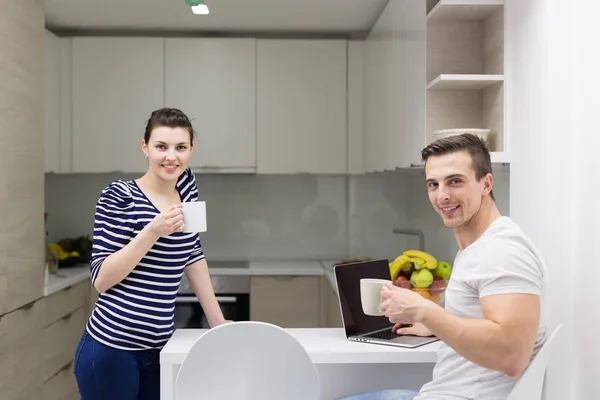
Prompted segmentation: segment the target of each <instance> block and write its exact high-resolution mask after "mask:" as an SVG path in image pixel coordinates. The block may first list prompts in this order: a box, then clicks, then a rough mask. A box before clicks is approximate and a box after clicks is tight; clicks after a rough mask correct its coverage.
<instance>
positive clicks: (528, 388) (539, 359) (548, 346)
mask: <svg viewBox="0 0 600 400" xmlns="http://www.w3.org/2000/svg"><path fill="white" fill-rule="evenodd" d="M561 327H562V324H559V325H558V326H557V327H556V329H555V330H554V332H552V334H551V335H550V337H548V339H547V340H546V342H545V343H544V345H543V346H542V347H541V348H540V350H539V351H538V353H537V354H536V355H535V357H534V358H533V360H532V361H531V362H530V363H529V365H528V366H527V368H526V369H525V372H523V374H522V375H521V377H520V378H519V381H518V382H517V384H516V385H515V387H514V388H513V390H512V392H511V393H510V395H509V396H508V399H507V400H541V399H542V393H543V389H544V380H545V376H546V367H547V366H548V361H550V355H551V353H552V349H553V348H554V345H555V344H556V336H557V335H558V332H559V331H560V328H561Z"/></svg>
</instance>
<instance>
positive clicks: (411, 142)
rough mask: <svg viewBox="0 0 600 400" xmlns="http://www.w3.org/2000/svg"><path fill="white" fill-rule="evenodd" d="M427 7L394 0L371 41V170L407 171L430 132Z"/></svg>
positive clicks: (367, 134) (367, 155) (368, 159)
mask: <svg viewBox="0 0 600 400" xmlns="http://www.w3.org/2000/svg"><path fill="white" fill-rule="evenodd" d="M425 46H426V44H425V3H424V2H422V1H414V0H391V1H390V2H388V4H387V6H386V7H385V9H384V10H383V12H382V13H381V15H380V16H379V18H378V19H377V21H376V23H375V25H374V26H373V29H372V30H371V31H370V32H369V35H368V37H367V39H366V41H365V89H364V92H365V133H364V134H365V172H381V171H388V170H394V169H397V168H407V167H409V166H410V165H411V163H413V160H414V159H415V157H416V156H417V155H418V152H419V150H420V148H422V146H421V143H422V142H423V141H424V140H423V138H424V132H425V88H424V84H423V82H424V81H425V68H426V58H425Z"/></svg>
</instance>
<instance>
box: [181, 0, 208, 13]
mask: <svg viewBox="0 0 600 400" xmlns="http://www.w3.org/2000/svg"><path fill="white" fill-rule="evenodd" d="M185 3H186V4H187V5H188V6H190V7H192V12H193V13H194V14H199V15H206V14H208V6H207V5H206V4H204V0H185Z"/></svg>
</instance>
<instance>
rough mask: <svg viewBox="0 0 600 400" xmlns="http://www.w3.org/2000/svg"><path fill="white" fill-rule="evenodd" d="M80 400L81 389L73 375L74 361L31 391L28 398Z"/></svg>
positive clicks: (37, 399) (29, 399) (39, 399)
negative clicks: (78, 387)
mask: <svg viewBox="0 0 600 400" xmlns="http://www.w3.org/2000/svg"><path fill="white" fill-rule="evenodd" d="M42 399H43V400H79V399H80V396H79V390H78V389H77V382H76V381H75V376H74V375H73V362H69V363H68V364H67V365H65V366H64V367H63V368H61V369H60V370H59V371H58V372H57V373H56V374H54V375H53V376H52V377H50V379H48V380H47V381H45V382H44V383H42V384H41V385H40V386H38V387H37V389H36V390H35V391H34V392H33V393H31V395H30V396H29V398H28V400H42Z"/></svg>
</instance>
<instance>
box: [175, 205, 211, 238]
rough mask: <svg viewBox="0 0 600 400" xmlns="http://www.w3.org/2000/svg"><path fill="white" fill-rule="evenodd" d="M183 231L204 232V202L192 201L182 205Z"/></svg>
mask: <svg viewBox="0 0 600 400" xmlns="http://www.w3.org/2000/svg"><path fill="white" fill-rule="evenodd" d="M181 209H182V211H183V231H184V232H206V202H205V201H192V202H189V203H185V202H184V203H182V204H181Z"/></svg>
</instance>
